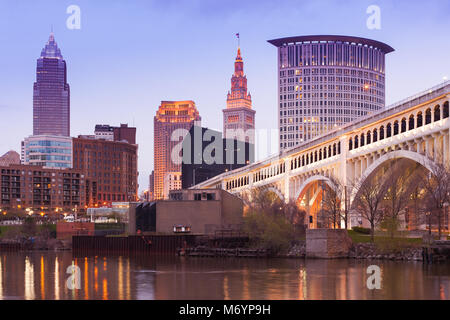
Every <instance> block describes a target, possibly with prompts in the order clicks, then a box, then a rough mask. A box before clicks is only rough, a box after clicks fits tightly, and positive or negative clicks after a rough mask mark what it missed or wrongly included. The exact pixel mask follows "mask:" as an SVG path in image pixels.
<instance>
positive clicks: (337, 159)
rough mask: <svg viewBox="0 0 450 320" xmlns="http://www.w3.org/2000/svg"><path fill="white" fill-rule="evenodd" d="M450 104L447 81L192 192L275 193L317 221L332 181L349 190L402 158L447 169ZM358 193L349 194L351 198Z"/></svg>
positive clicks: (353, 219) (352, 220) (353, 221)
mask: <svg viewBox="0 0 450 320" xmlns="http://www.w3.org/2000/svg"><path fill="white" fill-rule="evenodd" d="M449 101H450V81H446V82H444V83H442V84H440V85H438V86H436V87H433V88H431V89H429V90H427V91H425V92H422V93H419V94H417V95H415V96H413V97H410V98H407V99H405V100H403V101H400V102H398V103H396V104H394V105H391V106H389V107H387V108H385V109H384V110H381V111H378V112H376V113H372V114H370V115H367V116H365V117H362V118H359V119H357V120H355V121H353V122H351V123H349V124H347V125H345V126H343V127H341V128H337V129H335V130H333V131H330V132H328V133H326V134H324V135H321V136H319V137H317V138H315V139H313V140H310V141H307V142H305V143H303V144H300V145H297V146H295V147H293V148H290V149H287V150H283V151H281V152H280V153H278V154H277V155H274V156H271V157H269V158H266V159H264V160H261V161H258V162H255V163H253V164H250V165H248V166H245V167H242V168H239V169H236V170H233V171H229V172H225V173H223V174H221V175H218V176H216V177H214V178H211V179H209V180H207V181H204V182H203V183H200V184H198V185H196V186H194V187H193V188H200V189H201V188H222V189H224V190H227V191H228V192H231V193H233V194H237V195H242V194H243V193H245V192H248V191H249V190H252V189H261V190H267V191H273V192H275V193H276V194H277V195H278V196H279V197H280V198H281V199H282V200H283V201H286V202H289V201H296V202H297V203H298V204H299V205H300V206H301V207H304V208H305V209H306V211H307V212H308V213H309V214H310V215H311V216H313V215H314V214H316V213H317V207H318V206H319V203H320V201H321V196H322V192H321V190H323V189H324V188H325V187H326V185H327V184H330V179H332V177H334V178H336V179H339V180H340V181H342V182H344V183H345V184H349V181H358V179H361V178H363V177H367V176H369V175H370V173H372V172H374V171H375V170H377V168H379V167H380V166H382V165H383V164H384V163H386V161H389V160H392V159H400V158H406V159H410V160H412V161H414V162H417V163H419V164H421V165H423V166H425V167H429V164H430V162H440V163H445V164H447V165H449V164H450V135H449V128H450V120H449ZM347 187H349V188H351V187H350V185H347ZM355 192H356V191H355V190H350V192H349V194H355ZM349 198H350V196H349ZM351 200H352V199H350V201H351ZM311 220H312V221H311ZM316 221H317V219H312V218H311V219H310V223H311V224H310V227H318V225H317V222H316ZM358 223H359V222H358V221H357V217H351V218H350V226H354V225H358Z"/></svg>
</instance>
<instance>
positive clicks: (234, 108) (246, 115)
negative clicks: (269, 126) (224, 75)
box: [223, 48, 255, 153]
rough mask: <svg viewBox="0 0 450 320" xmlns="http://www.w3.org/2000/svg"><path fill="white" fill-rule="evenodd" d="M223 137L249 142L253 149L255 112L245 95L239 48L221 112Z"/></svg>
mask: <svg viewBox="0 0 450 320" xmlns="http://www.w3.org/2000/svg"><path fill="white" fill-rule="evenodd" d="M223 135H224V137H225V138H229V139H234V138H236V139H238V140H240V141H243V142H249V143H250V144H252V148H254V143H255V110H253V109H252V97H251V95H250V93H247V77H246V76H245V75H244V61H243V59H242V56H241V49H240V48H238V51H237V56H236V60H235V62H234V73H233V75H232V77H231V91H228V94H227V108H226V109H224V110H223ZM252 153H254V151H253V150H252Z"/></svg>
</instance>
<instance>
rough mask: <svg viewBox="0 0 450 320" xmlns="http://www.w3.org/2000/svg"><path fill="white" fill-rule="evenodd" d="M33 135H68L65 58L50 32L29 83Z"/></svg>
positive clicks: (67, 87) (68, 89)
mask: <svg viewBox="0 0 450 320" xmlns="http://www.w3.org/2000/svg"><path fill="white" fill-rule="evenodd" d="M33 135H53V136H67V137H68V136H70V88H69V84H68V83H67V68H66V61H65V60H64V59H63V57H62V55H61V50H60V49H59V48H58V45H57V44H56V41H55V36H54V34H53V32H51V33H50V37H49V39H48V41H47V43H46V45H45V47H44V49H42V51H41V56H40V57H39V59H37V67H36V82H35V83H34V86H33Z"/></svg>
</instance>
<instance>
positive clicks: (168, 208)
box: [127, 189, 243, 235]
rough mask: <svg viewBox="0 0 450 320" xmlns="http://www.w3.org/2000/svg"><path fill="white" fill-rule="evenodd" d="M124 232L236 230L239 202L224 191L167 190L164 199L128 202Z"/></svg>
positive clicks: (240, 219) (239, 223) (240, 216)
mask: <svg viewBox="0 0 450 320" xmlns="http://www.w3.org/2000/svg"><path fill="white" fill-rule="evenodd" d="M128 221H129V223H128V230H127V231H128V234H130V235H135V234H146V233H147V232H158V233H163V234H174V233H175V232H177V229H178V230H180V229H181V230H183V229H185V230H189V232H191V233H193V234H214V233H215V232H216V231H218V230H223V229H227V230H239V229H240V227H241V226H242V222H243V201H242V200H241V199H240V198H239V197H237V196H234V195H232V194H230V193H228V192H226V191H224V190H220V189H210V190H195V189H189V190H177V191H171V192H170V195H169V199H168V200H162V201H155V202H150V203H149V202H143V203H133V204H130V210H129V218H128Z"/></svg>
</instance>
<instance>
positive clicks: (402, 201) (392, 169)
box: [382, 159, 420, 238]
mask: <svg viewBox="0 0 450 320" xmlns="http://www.w3.org/2000/svg"><path fill="white" fill-rule="evenodd" d="M419 166H420V165H419V164H417V165H410V164H409V160H407V159H398V160H394V161H392V162H391V163H389V165H388V167H387V169H386V170H385V171H384V177H385V180H384V182H383V183H384V184H385V185H386V194H385V195H384V198H383V203H382V207H383V211H384V213H385V217H384V221H385V222H386V223H387V225H388V230H389V232H390V236H391V238H393V237H394V233H395V231H396V230H397V227H398V223H399V217H400V215H401V214H402V213H404V211H405V208H406V206H407V204H408V202H409V201H410V199H411V195H412V193H413V192H414V189H415V186H416V185H417V184H418V182H419V181H420V176H419V174H418V170H417V169H418V167H419Z"/></svg>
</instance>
